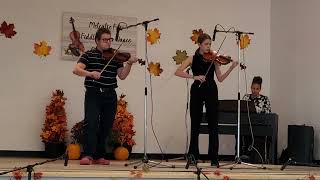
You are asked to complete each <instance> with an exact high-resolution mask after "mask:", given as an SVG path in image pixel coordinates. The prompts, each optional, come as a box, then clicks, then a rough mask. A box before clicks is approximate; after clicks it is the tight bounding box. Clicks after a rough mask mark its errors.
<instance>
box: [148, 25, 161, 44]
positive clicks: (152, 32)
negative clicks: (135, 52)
mask: <svg viewBox="0 0 320 180" xmlns="http://www.w3.org/2000/svg"><path fill="white" fill-rule="evenodd" d="M147 33H148V37H147V40H148V41H149V42H150V43H151V45H152V44H155V43H157V42H158V41H159V39H160V35H161V33H160V31H159V29H157V28H154V29H148V31H147Z"/></svg>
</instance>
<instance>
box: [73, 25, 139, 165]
mask: <svg viewBox="0 0 320 180" xmlns="http://www.w3.org/2000/svg"><path fill="white" fill-rule="evenodd" d="M112 40H113V38H111V33H110V31H109V30H108V29H105V28H100V29H98V30H97V32H96V35H95V42H96V44H97V47H96V48H95V49H92V50H89V51H87V52H85V53H84V54H82V55H81V57H80V58H79V60H78V62H77V64H76V65H75V68H74V70H73V73H74V74H76V75H78V76H82V77H85V81H84V86H85V88H86V91H85V99H84V110H85V112H84V116H85V117H84V121H85V127H84V144H83V151H84V152H83V155H84V156H83V158H82V159H81V160H80V164H81V165H90V164H101V165H108V164H110V162H109V161H108V160H106V159H105V158H104V157H105V154H106V152H105V149H106V148H105V145H106V143H105V142H106V138H107V136H108V134H109V131H110V129H111V128H112V125H113V121H114V118H115V114H116V110H117V94H116V91H115V88H117V87H118V86H117V77H116V76H118V77H119V78H120V79H121V80H124V79H125V78H126V77H127V76H128V75H129V73H130V70H131V66H132V64H133V63H135V62H136V61H137V60H138V59H137V58H135V57H131V58H130V59H129V60H128V61H127V62H126V63H125V65H123V63H122V62H120V61H117V59H111V60H110V59H106V58H105V56H104V51H105V50H108V49H109V48H110V47H111V42H112ZM109 61H110V62H109ZM107 63H109V64H108V65H107V66H106V64H107ZM105 66H106V68H105ZM102 70H103V71H102Z"/></svg>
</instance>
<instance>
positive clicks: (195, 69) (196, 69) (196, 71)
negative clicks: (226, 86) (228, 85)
mask: <svg viewBox="0 0 320 180" xmlns="http://www.w3.org/2000/svg"><path fill="white" fill-rule="evenodd" d="M210 65H211V62H206V61H204V60H203V56H202V55H201V54H200V53H199V49H198V50H197V51H196V52H195V54H194V55H193V59H192V64H191V70H192V73H193V75H194V76H199V75H205V74H206V72H207V71H208V68H209V67H210ZM214 70H215V65H214V63H213V64H212V66H211V67H210V69H209V72H208V74H207V76H206V81H205V82H203V83H202V85H212V84H215V81H214ZM193 84H197V85H199V84H200V81H194V83H193ZM202 85H201V86H202Z"/></svg>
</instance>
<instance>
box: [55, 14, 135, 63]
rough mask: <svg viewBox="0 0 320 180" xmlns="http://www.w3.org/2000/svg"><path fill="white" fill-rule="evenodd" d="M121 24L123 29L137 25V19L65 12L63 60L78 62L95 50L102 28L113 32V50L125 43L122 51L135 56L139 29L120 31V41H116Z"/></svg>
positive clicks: (63, 22)
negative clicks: (97, 36) (91, 50)
mask: <svg viewBox="0 0 320 180" xmlns="http://www.w3.org/2000/svg"><path fill="white" fill-rule="evenodd" d="M119 23H120V26H121V27H125V26H126V25H132V24H136V23H137V18H135V17H123V16H110V15H97V14H84V13H74V12H64V13H63V18H62V47H61V57H62V59H65V60H78V58H79V56H80V55H81V54H82V53H83V52H85V51H87V50H90V49H92V48H95V47H96V43H95V39H94V37H95V33H96V31H97V30H98V29H99V28H101V27H104V28H107V29H109V30H110V31H111V36H112V38H113V39H114V40H113V42H112V45H111V47H112V48H115V49H116V48H118V46H119V45H120V44H121V43H122V42H124V43H123V44H122V46H121V48H120V50H122V51H125V52H129V53H131V54H132V55H133V56H135V55H136V45H137V28H136V27H133V28H129V29H125V30H122V31H120V33H119V37H118V41H115V35H116V30H117V26H118V25H119Z"/></svg>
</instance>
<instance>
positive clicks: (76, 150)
mask: <svg viewBox="0 0 320 180" xmlns="http://www.w3.org/2000/svg"><path fill="white" fill-rule="evenodd" d="M67 150H68V156H69V159H71V160H77V159H79V158H80V154H81V150H80V145H79V144H69V145H68V147H67Z"/></svg>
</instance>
